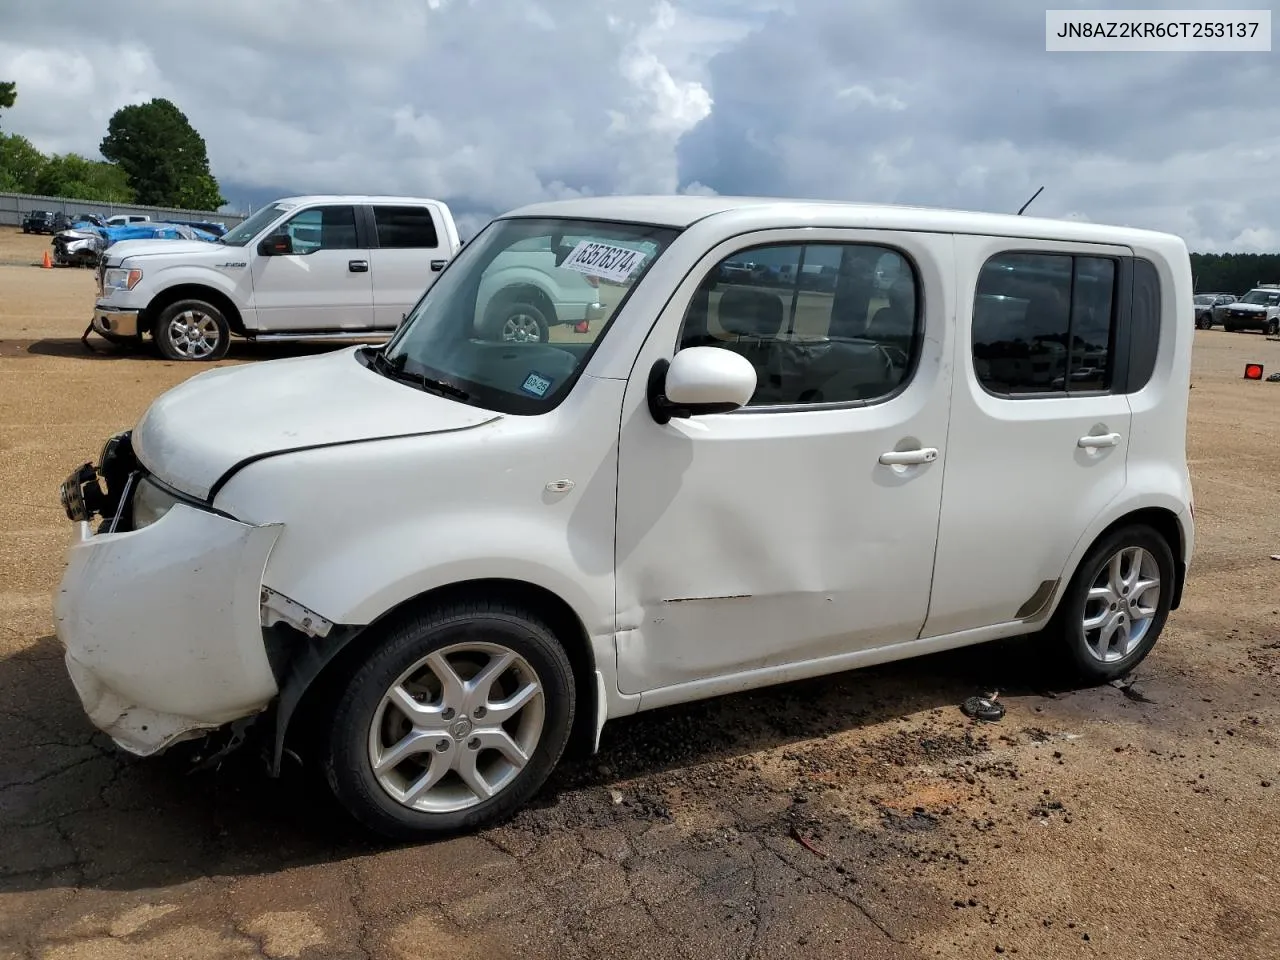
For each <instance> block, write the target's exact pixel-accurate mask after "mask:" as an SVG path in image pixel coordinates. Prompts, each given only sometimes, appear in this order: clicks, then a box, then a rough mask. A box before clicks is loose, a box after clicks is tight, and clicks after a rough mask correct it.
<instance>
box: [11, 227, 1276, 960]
mask: <svg viewBox="0 0 1280 960" xmlns="http://www.w3.org/2000/svg"><path fill="white" fill-rule="evenodd" d="M47 243H48V238H23V237H21V236H20V235H17V236H15V235H13V234H12V233H10V232H9V231H8V230H5V231H3V232H0V262H3V263H8V264H31V263H34V262H38V260H39V256H40V253H41V251H42V249H43V247H44V246H45V245H46V244H47ZM92 286H93V284H92V276H91V274H90V273H89V271H75V270H58V269H55V270H40V269H36V268H33V267H31V266H21V265H12V266H3V265H0V960H8V958H17V957H24V958H25V957H31V958H37V957H38V958H68V960H69V958H80V957H83V958H102V960H112V958H162V957H163V958H174V957H193V958H221V957H255V956H264V957H308V958H321V957H323V958H348V957H350V958H356V957H388V958H415V960H428V958H443V957H448V958H450V960H463V958H466V957H472V956H475V957H488V958H501V957H525V958H533V957H588V956H591V957H611V958H624V957H698V958H716V957H745V956H757V955H758V956H761V957H769V958H783V957H799V956H813V957H857V958H927V957H946V958H970V957H986V956H995V955H999V954H1005V955H1012V954H1020V955H1022V956H1025V957H1028V958H1036V960H1051V958H1059V957H1072V958H1074V957H1092V956H1099V957H1102V956H1110V957H1117V958H1120V957H1123V958H1128V960H1137V958H1162V960H1163V958H1166V957H1193V956H1194V957H1214V958H1218V957H1222V958H1227V957H1230V958H1232V960H1246V958H1268V960H1273V958H1275V957H1276V956H1280V867H1278V866H1277V858H1276V851H1277V850H1280V816H1278V814H1280V749H1278V748H1280V736H1278V735H1277V723H1278V722H1280V702H1278V698H1277V684H1278V683H1280V629H1278V628H1277V619H1276V616H1277V613H1278V612H1280V594H1278V592H1277V577H1278V576H1280V563H1277V562H1276V561H1273V560H1271V559H1270V556H1271V554H1273V553H1280V486H1278V485H1277V478H1278V476H1280V467H1278V466H1277V456H1278V455H1280V446H1278V445H1277V438H1278V437H1280V384H1273V383H1266V382H1262V383H1256V382H1246V381H1244V380H1242V379H1241V371H1242V369H1243V365H1244V363H1245V362H1246V361H1253V360H1257V361H1261V362H1263V363H1265V364H1266V366H1267V370H1268V372H1270V371H1272V370H1280V343H1275V342H1269V341H1267V340H1265V339H1263V338H1262V337H1260V336H1256V335H1252V334H1227V333H1223V332H1221V331H1216V330H1215V331H1201V332H1199V333H1197V335H1196V338H1197V339H1196V355H1195V374H1194V387H1193V390H1192V394H1191V423H1190V456H1191V460H1192V470H1193V474H1194V481H1195V492H1196V519H1197V524H1198V531H1197V532H1198V543H1197V552H1196V557H1195V562H1194V564H1193V568H1192V571H1191V577H1190V582H1189V584H1188V587H1187V592H1186V595H1185V598H1184V600H1183V605H1182V608H1181V609H1180V610H1178V611H1177V612H1176V613H1175V614H1174V615H1173V616H1172V618H1171V619H1170V622H1169V626H1168V628H1167V629H1166V632H1165V635H1164V637H1163V639H1162V640H1161V641H1160V643H1159V644H1158V645H1157V647H1156V649H1155V651H1154V653H1153V654H1152V655H1151V657H1150V658H1148V660H1147V661H1146V662H1145V663H1144V664H1143V665H1142V666H1141V667H1140V669H1139V671H1138V673H1137V678H1136V682H1135V683H1134V685H1133V686H1132V687H1131V688H1130V689H1129V690H1128V692H1127V693H1126V692H1125V691H1123V690H1121V689H1118V688H1116V687H1112V686H1103V687H1100V688H1096V689H1084V690H1077V689H1069V688H1065V687H1063V686H1061V685H1059V684H1057V683H1055V680H1054V678H1053V677H1052V676H1044V675H1043V671H1042V670H1041V668H1040V664H1039V661H1038V658H1037V656H1036V652H1035V649H1034V648H1033V647H1032V646H1030V645H1029V644H1027V643H1025V642H1022V643H1010V644H1001V645H996V646H989V647H983V648H977V649H971V650H967V651H960V652H957V653H952V654H947V655H942V656H935V657H929V658H925V659H919V660H916V661H911V662H906V663H900V664H895V665H891V666H887V667H883V668H876V669H870V670H864V671H860V672H853V673H847V674H842V675H839V676H835V677H831V678H827V679H822V680H817V681H811V682H805V683H800V684H793V685H790V686H787V687H782V688H777V689H773V690H767V691H760V692H756V693H751V694H747V695H741V696H735V697H730V698H725V699H719V700H713V701H707V702H704V703H699V704H694V705H691V706H687V707H682V708H675V709H669V710H663V711H659V712H655V713H652V714H647V715H642V716H639V717H634V718H631V719H627V720H622V721H617V722H614V723H611V724H610V725H609V726H608V727H607V728H606V730H605V734H604V742H603V745H602V749H601V752H600V753H599V755H598V756H596V757H594V758H591V759H589V760H582V761H575V762H572V763H569V764H567V765H566V766H565V767H564V768H563V769H562V770H561V771H560V772H558V773H557V774H556V775H555V777H554V778H553V780H552V782H551V783H550V784H549V785H548V786H547V787H546V788H545V789H544V790H543V792H542V794H541V796H540V797H539V798H538V800H537V801H536V802H535V804H534V805H533V807H532V808H530V809H528V810H527V811H525V812H524V813H522V814H521V815H519V816H518V817H516V818H515V819H514V820H513V821H510V822H508V823H507V824H505V825H503V826H501V827H499V828H496V829H492V830H488V831H485V832H482V833H479V834H476V835H472V836H467V837H462V838H458V839H453V840H449V841H445V842H439V843H435V844H430V845H421V846H407V847H399V848H386V847H379V846H377V845H374V844H372V843H370V842H369V841H368V840H367V839H366V838H364V837H361V836H360V835H358V834H356V833H355V832H354V831H353V830H352V829H351V828H350V826H349V825H348V823H347V821H346V820H345V819H344V818H343V817H342V816H341V815H340V814H339V813H337V812H336V811H335V810H334V808H333V806H332V804H331V802H330V801H329V799H328V798H327V796H326V794H325V792H324V791H323V790H322V789H320V788H318V787H317V786H316V785H315V782H314V781H313V780H311V779H309V778H308V777H307V776H305V775H304V774H303V773H301V772H298V771H296V770H290V771H288V773H287V775H286V776H285V777H283V778H281V779H280V780H278V781H275V780H270V779H268V778H267V777H265V776H264V775H263V774H262V773H261V772H260V771H259V770H258V769H257V767H256V766H255V765H254V763H253V762H252V758H241V759H236V758H233V759H232V760H231V761H229V762H228V763H226V764H224V766H223V767H222V768H221V769H220V770H218V771H216V772H208V773H198V774H193V775H184V774H183V773H182V772H180V771H178V770H176V769H173V768H172V767H171V766H170V765H168V764H167V763H166V762H164V761H163V760H159V761H137V760H132V759H129V758H127V757H125V756H122V755H121V754H120V753H118V752H117V751H115V750H113V749H112V748H111V746H110V744H109V743H108V742H107V741H106V740H105V739H104V738H103V737H102V736H101V735H97V734H95V733H94V732H93V731H92V729H91V728H90V726H89V725H88V723H87V721H86V720H85V719H84V716H83V714H82V712H81V709H80V706H79V703H78V701H77V700H76V698H75V695H74V693H73V691H72V688H71V685H70V683H69V682H68V681H67V679H66V676H65V674H64V671H63V667H62V663H61V657H60V651H59V647H58V644H57V641H56V640H55V639H54V638H53V637H52V636H51V634H52V622H51V621H52V618H51V613H50V597H51V595H52V593H53V590H54V588H55V585H56V583H57V581H58V578H59V576H60V575H61V570H62V564H63V550H64V547H65V545H66V543H67V541H68V538H69V536H70V532H71V525H70V524H69V523H68V521H67V520H66V518H65V516H63V514H62V512H61V510H60V508H59V507H58V503H57V486H58V484H59V482H60V481H61V480H62V478H63V477H64V476H65V475H66V474H67V473H68V472H69V471H70V470H71V469H72V468H73V467H74V466H76V465H77V464H79V463H81V462H83V461H85V460H88V459H92V458H93V457H95V456H96V454H97V451H98V449H99V447H100V445H101V443H102V441H103V440H104V439H105V438H106V437H107V436H108V435H109V434H110V433H112V432H114V431H116V430H119V429H122V428H125V427H128V426H130V425H131V424H133V423H134V422H135V421H136V419H137V418H138V416H139V415H140V414H141V413H142V412H143V410H144V409H145V408H146V406H147V405H148V404H149V403H150V402H151V400H152V399H154V398H155V397H156V395H157V394H159V393H160V392H161V391H163V390H164V389H166V388H167V387H169V386H171V385H173V384H175V383H178V382H179V381H181V380H182V379H184V378H185V377H187V376H190V375H191V374H192V373H195V372H197V370H199V369H203V367H198V366H196V365H183V364H171V363H167V362H164V361H162V360H160V359H159V358H158V357H156V356H154V355H151V354H144V355H127V354H111V353H103V354H91V353H87V352H85V351H83V349H82V348H81V346H80V344H79V343H78V342H77V341H78V337H79V335H80V333H81V331H82V329H83V327H84V324H85V322H86V320H87V316H88V311H89V309H90V307H91V303H92V298H93V289H92ZM297 352H299V348H287V349H286V348H275V349H274V350H267V349H265V348H261V347H253V346H247V345H243V344H241V345H238V346H236V347H233V350H232V354H231V358H230V359H229V360H228V361H226V362H229V363H236V362H253V361H257V360H260V359H263V358H269V357H273V356H285V355H291V354H295V353H297ZM992 689H998V690H999V691H1000V699H1001V700H1002V701H1004V703H1005V704H1006V705H1007V707H1008V714H1007V715H1006V716H1005V718H1004V719H1003V720H1002V721H1000V722H998V723H992V724H982V725H977V724H974V723H972V722H970V721H968V720H966V719H965V718H964V717H963V716H962V714H961V713H960V711H959V709H958V704H959V703H960V702H961V701H962V700H963V699H964V698H965V697H966V696H968V695H970V694H972V693H974V692H979V691H990V690H992Z"/></svg>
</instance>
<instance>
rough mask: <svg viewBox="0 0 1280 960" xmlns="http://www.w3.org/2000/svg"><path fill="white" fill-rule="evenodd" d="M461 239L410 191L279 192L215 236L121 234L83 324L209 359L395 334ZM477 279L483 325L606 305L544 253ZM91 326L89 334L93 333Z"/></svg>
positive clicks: (516, 336) (587, 317) (544, 332)
mask: <svg viewBox="0 0 1280 960" xmlns="http://www.w3.org/2000/svg"><path fill="white" fill-rule="evenodd" d="M461 246H462V243H461V240H460V239H459V237H458V228H457V226H456V225H455V224H454V221H453V215H452V213H451V212H450V210H449V207H448V206H447V205H446V204H444V203H442V202H440V201H438V200H430V199H423V198H415V197H366V196H307V197H289V198H286V199H283V200H277V201H276V202H275V203H272V204H270V205H269V206H266V207H263V208H262V209H261V210H258V211H257V212H256V213H254V214H253V216H251V217H249V219H247V220H245V221H244V222H243V223H241V224H240V225H239V226H237V227H235V228H234V229H232V230H230V231H229V232H228V233H227V234H226V235H225V236H223V237H222V238H221V239H220V240H219V241H217V242H215V243H208V242H204V241H198V240H123V241H120V242H119V243H115V244H112V245H111V246H110V247H108V248H107V250H106V252H105V254H104V255H103V258H102V262H101V264H100V266H99V268H98V300H97V304H96V306H95V308H94V313H93V320H92V322H91V324H90V329H91V330H93V331H95V332H97V333H98V334H99V335H101V336H102V337H104V338H105V339H107V340H110V341H112V342H115V343H131V342H132V343H137V342H139V341H140V340H141V338H142V337H143V336H144V335H150V336H151V337H152V338H153V339H154V340H155V343H156V346H157V347H158V348H159V350H160V352H161V353H162V354H163V355H164V356H165V357H166V358H168V359H170V360H217V359H219V358H221V357H222V356H224V355H225V354H226V352H227V348H228V346H229V345H230V341H231V337H232V336H233V335H235V336H240V337H244V338H246V339H250V340H313V339H326V340H363V341H369V340H380V339H384V338H386V337H387V336H390V335H391V334H392V333H393V332H394V331H395V329H396V327H398V326H399V324H400V321H401V320H402V319H403V317H404V315H405V314H406V313H407V312H408V311H409V309H410V307H412V306H413V304H414V303H415V302H417V301H418V300H419V299H420V298H421V297H422V296H423V295H424V292H425V291H426V290H427V289H428V288H429V287H430V286H431V283H432V281H433V280H434V279H435V275H436V274H437V273H438V272H439V271H440V270H442V269H443V268H444V265H445V264H446V263H447V262H448V261H449V259H450V258H452V257H453V255H454V254H455V253H457V251H458V249H459V248H460V247H461ZM507 261H509V262H503V263H497V264H494V269H493V270H492V271H491V274H490V275H489V276H486V277H485V280H484V284H483V286H484V291H483V295H484V299H485V310H484V313H483V314H482V317H481V319H482V322H483V323H484V324H485V325H486V327H488V328H489V330H488V331H486V332H490V331H496V332H498V333H499V335H500V336H501V337H502V338H503V339H507V340H541V341H545V340H547V339H548V329H549V327H550V326H552V325H553V324H556V323H572V324H578V325H582V324H589V323H590V321H591V320H592V319H594V318H595V317H597V316H600V315H601V312H602V308H601V306H600V303H599V297H598V292H597V287H596V286H595V285H593V284H591V283H589V282H588V278H585V277H583V276H582V275H581V274H579V273H576V272H574V271H571V270H564V269H561V268H560V267H559V266H558V264H557V263H556V262H555V261H556V258H555V255H554V254H553V253H552V251H550V250H546V251H542V250H530V251H526V252H521V253H512V254H510V255H509V256H508V257H507ZM87 333H88V331H86V335H87Z"/></svg>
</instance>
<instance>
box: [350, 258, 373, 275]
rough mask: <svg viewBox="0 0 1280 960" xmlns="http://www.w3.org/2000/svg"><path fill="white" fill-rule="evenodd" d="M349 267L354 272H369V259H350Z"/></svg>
mask: <svg viewBox="0 0 1280 960" xmlns="http://www.w3.org/2000/svg"><path fill="white" fill-rule="evenodd" d="M347 269H348V270H350V271H351V272H352V273H368V272H369V261H368V260H348V261H347Z"/></svg>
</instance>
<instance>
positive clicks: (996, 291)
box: [973, 253, 1117, 396]
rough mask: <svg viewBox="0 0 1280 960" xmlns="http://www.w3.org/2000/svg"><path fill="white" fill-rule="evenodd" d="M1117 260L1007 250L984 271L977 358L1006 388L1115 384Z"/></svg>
mask: <svg viewBox="0 0 1280 960" xmlns="http://www.w3.org/2000/svg"><path fill="white" fill-rule="evenodd" d="M1116 289H1117V283H1116V261H1115V260H1112V259H1110V258H1106V257H1085V256H1071V255H1069V254H1043V253H1003V254H999V255H997V256H994V257H992V258H991V259H990V260H988V261H987V262H986V263H985V264H984V265H983V267H982V272H981V273H980V274H979V276H978V289H977V293H976V295H975V297H974V305H973V366H974V372H975V373H976V374H977V376H978V379H979V381H981V383H982V385H983V386H984V387H985V388H986V389H987V390H988V391H990V392H991V393H994V394H997V395H1001V396H1018V395H1027V394H1030V395H1043V394H1054V393H1059V394H1066V393H1085V392H1097V391H1100V390H1110V389H1111V385H1112V379H1113V376H1114V373H1115V365H1116V364H1115V328H1116V322H1115V318H1116V300H1117V298H1116Z"/></svg>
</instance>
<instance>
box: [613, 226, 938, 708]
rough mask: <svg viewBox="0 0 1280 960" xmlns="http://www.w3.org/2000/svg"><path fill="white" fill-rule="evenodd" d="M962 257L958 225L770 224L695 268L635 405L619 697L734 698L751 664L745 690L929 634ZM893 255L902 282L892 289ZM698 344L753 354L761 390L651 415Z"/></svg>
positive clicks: (654, 337)
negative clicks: (682, 356)
mask: <svg viewBox="0 0 1280 960" xmlns="http://www.w3.org/2000/svg"><path fill="white" fill-rule="evenodd" d="M951 262H952V239H951V238H950V237H949V236H945V235H939V234H919V233H894V232H888V231H866V230H832V229H808V230H793V231H766V232H761V233H757V234H754V235H747V236H744V237H740V238H736V239H735V240H733V241H729V242H726V243H724V244H721V245H720V246H719V247H717V248H716V249H715V250H713V251H712V252H711V253H709V254H708V255H707V257H706V258H704V260H703V261H702V262H701V263H699V265H698V266H697V267H696V268H695V269H694V270H693V271H692V272H691V273H690V275H689V276H688V277H687V278H686V280H685V281H684V283H683V284H682V285H681V287H680V288H679V289H678V290H677V292H676V294H675V296H674V297H672V299H671V300H670V301H669V302H668V306H667V308H666V309H665V310H664V312H663V313H662V315H661V316H659V318H658V320H657V323H656V324H655V326H654V328H653V330H652V332H651V334H650V335H649V338H648V340H647V341H646V343H645V345H644V347H643V348H642V350H641V353H640V356H639V358H638V361H637V363H636V365H635V367H634V368H633V371H634V372H633V373H632V376H631V378H630V380H629V382H628V385H627V390H626V396H625V401H624V406H623V415H622V426H621V435H620V441H619V468H618V493H617V497H618V502H617V546H616V576H617V637H618V641H617V642H618V676H619V686H620V688H621V690H622V692H623V693H626V694H637V693H644V694H646V696H647V697H652V698H653V702H654V703H655V705H657V704H660V703H661V702H663V701H664V700H666V699H668V698H669V699H670V700H672V701H674V700H678V699H681V696H682V694H681V691H680V688H682V687H685V686H686V685H689V684H699V683H702V682H708V681H716V680H720V681H721V682H720V683H719V685H718V689H721V690H723V689H732V688H734V686H735V680H734V679H729V680H724V679H723V678H726V677H733V676H734V675H736V678H737V684H736V685H738V686H741V687H744V688H745V687H748V686H753V685H757V683H758V682H759V680H758V679H755V680H753V674H754V677H755V678H759V677H761V676H762V675H763V674H762V673H761V672H762V671H769V672H770V673H771V674H772V676H773V677H774V678H776V677H777V673H776V669H777V668H781V667H785V666H787V665H797V664H804V663H806V662H807V663H808V666H804V667H801V668H800V669H799V670H798V671H797V672H796V673H795V674H793V675H800V674H802V673H805V672H807V673H810V674H812V673H821V672H824V671H825V670H828V669H838V666H837V664H838V660H835V661H829V662H828V663H827V664H825V665H818V664H816V663H815V661H822V660H824V659H827V658H839V657H842V656H844V655H849V654H854V653H857V652H859V651H864V650H868V649H871V648H875V647H881V646H887V645H891V644H897V643H903V642H910V641H913V640H915V639H916V638H917V637H918V636H919V633H920V630H921V628H922V626H923V625H924V622H925V618H926V615H927V613H928V607H929V589H930V582H931V578H932V572H933V562H934V548H935V542H936V535H937V528H938V518H939V508H940V504H941V499H942V468H943V461H944V459H945V455H946V449H947V430H948V404H949V399H950V393H951V377H952V364H951V362H950V357H951V350H952V343H953V330H952V326H951V324H950V323H949V318H950V317H951V316H953V315H954V312H955V305H954V284H953V283H949V282H947V279H946V278H948V277H950V276H951V275H952V273H951ZM742 263H750V264H752V265H753V266H752V269H750V270H744V269H740V268H739V266H738V265H739V264H742ZM890 266H891V267H894V268H900V269H901V273H900V274H899V275H896V276H895V280H898V281H901V282H900V283H899V285H898V286H897V287H896V289H895V290H885V289H883V284H882V283H881V284H878V283H877V276H879V277H881V278H883V277H884V276H885V274H886V267H890ZM877 270H879V273H877ZM698 345H714V346H719V347H722V348H724V349H728V350H733V351H735V352H738V353H741V354H742V355H744V356H745V357H746V358H747V359H748V360H750V361H751V362H752V364H753V365H754V366H755V367H756V370H757V384H758V386H757V391H756V394H755V396H753V397H752V399H751V402H750V403H749V405H748V406H747V407H745V408H742V409H740V410H737V411H734V412H732V413H726V414H715V415H708V416H698V417H694V418H691V419H686V420H680V419H674V420H672V421H670V422H669V423H666V424H659V423H657V422H655V420H654V419H653V418H652V417H651V416H650V414H649V412H648V408H647V400H646V395H647V390H646V388H647V381H648V376H647V374H648V372H649V370H650V369H651V368H652V367H653V365H654V364H655V362H657V361H659V360H663V359H667V360H669V359H670V358H671V357H672V356H673V354H674V353H675V352H676V351H678V350H680V349H682V348H684V347H688V346H698ZM904 347H905V350H904ZM655 691H658V692H656V693H655ZM646 702H649V701H646Z"/></svg>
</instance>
